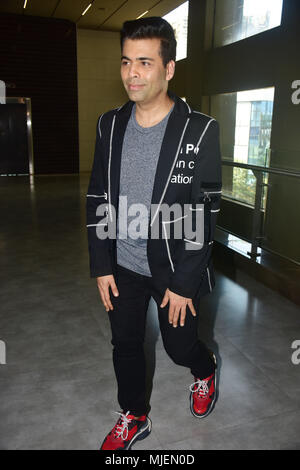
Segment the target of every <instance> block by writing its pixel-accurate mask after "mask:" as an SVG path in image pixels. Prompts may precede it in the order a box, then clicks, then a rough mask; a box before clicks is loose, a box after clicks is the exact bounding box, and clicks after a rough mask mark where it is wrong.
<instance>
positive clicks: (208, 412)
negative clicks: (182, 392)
mask: <svg viewBox="0 0 300 470" xmlns="http://www.w3.org/2000/svg"><path fill="white" fill-rule="evenodd" d="M212 356H213V359H214V361H215V364H216V369H215V380H214V385H215V396H214V398H213V400H212V402H211V405H210V408H209V409H208V411H207V412H206V413H205V414H203V415H199V414H197V413H195V411H194V409H193V392H191V393H190V410H191V413H192V415H193V416H195V418H200V419H201V418H206V416H208V415H209V414H210V413H211V412H212V411H213V409H214V406H215V404H216V401H217V397H218V374H217V373H216V371H217V367H218V363H217V358H216V356H215V354H214V353H212Z"/></svg>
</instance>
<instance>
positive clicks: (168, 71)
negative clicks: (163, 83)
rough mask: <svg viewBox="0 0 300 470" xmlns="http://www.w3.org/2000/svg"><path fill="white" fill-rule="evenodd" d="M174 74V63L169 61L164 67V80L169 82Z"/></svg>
mask: <svg viewBox="0 0 300 470" xmlns="http://www.w3.org/2000/svg"><path fill="white" fill-rule="evenodd" d="M174 73H175V61H174V60H170V62H168V63H167V65H166V80H168V81H169V80H171V79H172V78H173V77H174Z"/></svg>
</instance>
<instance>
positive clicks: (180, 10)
mask: <svg viewBox="0 0 300 470" xmlns="http://www.w3.org/2000/svg"><path fill="white" fill-rule="evenodd" d="M188 16H189V2H185V3H183V4H182V5H180V6H179V7H177V8H175V10H172V11H170V13H168V14H167V15H165V16H163V18H164V19H165V20H166V21H168V22H169V23H170V25H172V27H173V28H174V30H175V36H176V41H177V54H176V61H177V60H181V59H185V58H186V56H187V35H188Z"/></svg>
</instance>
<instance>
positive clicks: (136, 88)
mask: <svg viewBox="0 0 300 470" xmlns="http://www.w3.org/2000/svg"><path fill="white" fill-rule="evenodd" d="M143 86H144V85H134V84H131V83H129V84H128V88H129V90H140V89H141V88H142V87H143Z"/></svg>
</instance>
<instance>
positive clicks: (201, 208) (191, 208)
mask: <svg viewBox="0 0 300 470" xmlns="http://www.w3.org/2000/svg"><path fill="white" fill-rule="evenodd" d="M189 209H190V211H203V207H200V208H199V209H193V207H189Z"/></svg>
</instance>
